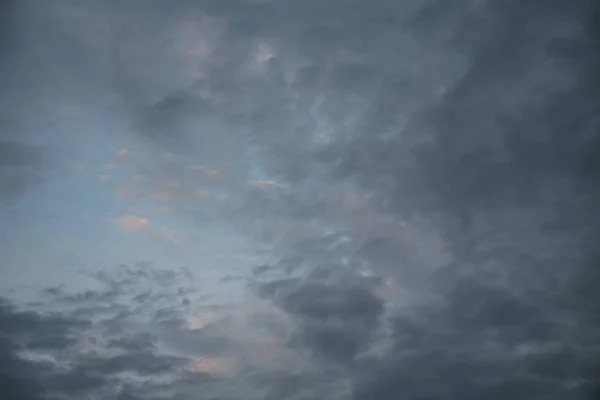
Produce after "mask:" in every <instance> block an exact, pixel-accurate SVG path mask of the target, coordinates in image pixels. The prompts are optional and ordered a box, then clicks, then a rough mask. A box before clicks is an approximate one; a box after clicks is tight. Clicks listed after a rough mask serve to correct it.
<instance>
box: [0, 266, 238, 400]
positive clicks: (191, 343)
mask: <svg viewBox="0 0 600 400" xmlns="http://www.w3.org/2000/svg"><path fill="white" fill-rule="evenodd" d="M187 275H189V272H188V273H187ZM132 276H133V277H138V278H139V279H138V282H136V283H135V284H133V283H132V282H131V281H130V277H132ZM177 277H178V275H177V272H175V271H162V270H159V269H156V268H153V267H151V266H150V265H149V264H143V265H142V266H141V267H140V266H139V265H138V266H134V267H129V266H125V265H122V266H119V267H117V268H113V269H106V270H105V271H104V273H103V274H101V275H97V276H96V278H98V282H99V284H100V286H99V287H98V288H97V289H95V290H88V291H86V292H84V293H82V294H80V295H77V294H73V295H72V294H67V293H65V292H64V291H63V290H62V289H57V288H49V289H46V290H43V291H42V293H41V294H42V296H43V299H44V300H45V301H44V302H40V303H32V307H37V308H40V307H41V309H42V310H43V309H50V310H52V312H47V311H42V310H38V309H27V308H25V309H23V308H21V307H17V306H16V305H15V304H13V303H11V302H10V301H8V300H5V299H0V300H1V301H0V363H1V365H0V383H2V390H3V391H4V392H3V393H5V394H8V395H10V396H11V397H10V398H11V399H14V400H21V399H23V400H25V399H32V400H37V399H47V398H55V397H54V396H58V398H65V399H67V398H68V399H70V398H79V397H81V396H102V397H103V398H109V399H112V398H115V399H116V398H121V397H119V396H125V395H126V394H127V393H139V394H140V395H142V394H143V397H144V398H172V397H169V396H170V395H168V394H165V395H164V396H163V395H162V394H161V393H167V392H168V393H171V395H172V394H173V393H175V392H176V391H177V390H179V389H178V386H176V385H179V386H181V388H185V389H186V390H197V389H196V388H197V386H198V385H202V384H203V383H205V382H208V381H210V380H211V379H212V376H211V374H210V373H208V372H207V373H204V372H196V371H193V370H190V368H191V366H193V363H194V362H195V361H194V360H195V358H194V356H190V354H194V355H199V356H200V355H201V356H202V357H207V356H218V355H220V354H223V353H224V352H226V349H227V346H228V344H229V343H228V342H227V340H226V339H225V338H223V337H222V336H221V335H219V332H218V330H215V331H214V332H210V328H209V327H207V328H204V329H196V330H194V329H190V328H188V327H187V326H186V324H185V319H184V318H185V315H186V310H185V309H183V308H181V306H179V309H178V307H177V305H179V301H178V296H179V294H178V293H179V292H182V291H183V292H185V293H187V292H188V291H186V290H185V288H184V287H179V288H178V287H177V285H174V284H175V283H176V282H175V281H176V278H177ZM144 281H145V282H144ZM179 284H182V282H179ZM148 285H150V287H152V289H151V291H150V293H151V294H152V295H151V296H149V298H148V299H147V301H146V304H145V305H144V306H143V307H142V306H139V305H136V304H135V303H132V302H131V301H130V300H131V299H132V298H135V297H136V296H137V292H138V291H139V290H148V289H147V287H148ZM94 305H95V306H94ZM102 305H103V306H102ZM169 305H171V306H169ZM157 313H158V314H161V313H162V314H161V315H163V317H162V318H159V320H155V319H156V318H155V317H156V314H157ZM165 318H167V319H165ZM132 377H133V378H135V377H137V378H136V379H137V380H138V381H143V380H147V379H150V378H152V377H154V378H155V379H159V380H160V379H163V380H164V379H165V378H168V380H169V381H170V382H172V383H168V384H167V383H164V382H162V381H161V382H162V383H157V385H158V386H157V387H156V388H153V387H152V385H149V384H140V383H135V382H136V381H134V382H129V381H130V379H132ZM128 382H129V383H128ZM153 390H157V391H158V392H157V393H153ZM155 395H156V396H155Z"/></svg>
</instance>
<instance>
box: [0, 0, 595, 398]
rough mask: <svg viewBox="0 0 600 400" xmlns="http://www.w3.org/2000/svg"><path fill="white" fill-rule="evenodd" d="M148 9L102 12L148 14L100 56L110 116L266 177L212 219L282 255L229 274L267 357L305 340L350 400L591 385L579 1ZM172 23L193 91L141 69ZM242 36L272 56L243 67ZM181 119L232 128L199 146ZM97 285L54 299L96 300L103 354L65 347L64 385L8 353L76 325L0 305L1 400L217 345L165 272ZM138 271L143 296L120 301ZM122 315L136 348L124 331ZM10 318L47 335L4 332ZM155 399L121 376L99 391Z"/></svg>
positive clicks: (585, 85)
mask: <svg viewBox="0 0 600 400" xmlns="http://www.w3.org/2000/svg"><path fill="white" fill-rule="evenodd" d="M144 4H146V3H144ZM148 4H151V5H149V6H146V5H142V3H141V2H129V3H127V5H126V6H121V5H120V3H119V5H118V6H117V3H103V6H106V9H107V10H108V11H109V12H108V14H110V15H111V17H110V18H112V17H113V16H121V17H123V16H124V17H127V18H129V17H132V16H133V15H134V14H136V15H137V14H140V12H141V9H142V7H143V8H144V10H145V11H144V12H145V13H146V14H143V16H142V17H141V18H140V19H139V20H136V21H137V22H136V23H131V24H129V22H127V23H123V24H126V25H128V27H127V28H126V27H122V26H117V27H116V28H115V29H117V28H118V29H117V31H115V32H114V33H115V35H114V39H115V40H113V41H112V42H111V43H112V45H113V47H111V52H110V54H111V57H112V58H111V61H113V62H114V66H113V67H114V68H113V71H112V76H111V79H112V84H113V85H114V87H115V89H114V92H115V93H116V94H118V95H119V96H120V98H121V100H122V104H121V105H122V108H123V109H122V110H121V112H122V114H125V115H127V116H128V117H129V118H131V120H132V121H133V122H134V124H133V125H134V127H135V129H136V130H138V131H139V133H140V134H141V135H142V136H144V137H149V138H151V139H152V140H153V141H155V142H157V143H159V144H160V145H161V146H165V147H166V148H167V149H168V150H169V151H171V150H176V151H178V152H180V153H182V154H186V155H188V156H190V155H191V156H193V157H197V158H202V157H201V156H210V157H214V159H218V158H228V157H229V158H230V159H231V160H234V159H235V162H239V163H240V164H241V165H243V167H240V170H243V169H244V168H246V167H247V169H251V167H252V168H255V169H259V170H261V173H264V174H265V175H268V176H269V177H272V179H273V181H272V182H271V181H269V185H268V186H269V188H268V189H267V188H265V187H264V186H265V185H264V184H265V182H267V181H264V182H262V184H261V185H262V186H260V185H259V186H260V188H256V187H252V188H249V189H247V190H246V189H244V190H241V193H236V196H235V197H236V201H237V202H235V206H233V207H231V209H227V211H228V212H230V211H231V213H230V214H232V215H234V216H235V218H233V217H232V218H231V219H232V220H234V221H236V222H238V221H241V220H242V217H247V219H249V220H252V219H253V218H254V217H256V219H262V220H264V222H265V223H264V225H268V224H267V223H272V225H275V226H276V227H275V229H270V228H269V229H270V230H269V229H266V228H265V229H264V231H266V233H265V234H264V235H263V230H261V229H262V228H263V226H262V225H260V226H259V227H258V228H256V229H254V226H251V227H250V228H248V229H246V230H245V231H244V232H247V233H250V234H251V235H253V237H257V238H258V239H259V240H262V241H263V242H267V243H269V244H270V245H271V249H272V250H273V251H272V253H273V254H270V256H272V258H280V259H281V260H280V261H275V262H273V263H272V264H265V265H264V266H260V267H257V268H256V269H255V270H254V271H253V272H254V274H253V277H252V279H251V282H252V284H253V285H255V287H258V288H259V292H260V294H261V295H262V297H263V298H264V299H269V300H271V301H272V302H273V304H274V305H276V306H277V307H278V309H279V310H282V311H283V312H284V313H285V314H286V316H287V317H289V319H290V320H291V321H292V325H293V329H292V333H291V334H290V335H289V337H286V339H289V341H288V345H289V346H288V347H290V348H292V349H294V350H299V351H300V353H302V352H303V350H308V353H309V354H310V355H311V356H312V358H311V360H312V361H313V362H314V363H313V364H311V367H313V368H315V369H316V370H318V371H319V372H322V371H323V370H322V369H320V368H325V369H326V368H332V369H333V371H334V372H332V373H331V375H329V376H328V377H330V378H332V380H336V382H338V380H339V382H342V383H344V382H348V381H350V386H351V387H352V394H351V396H352V397H353V398H354V399H357V400H362V399H381V400H386V399H435V398H452V399H478V398H492V399H494V398H498V399H500V398H510V397H513V398H530V399H538V398H539V399H542V398H552V397H556V398H573V399H579V398H580V399H587V398H590V396H591V395H593V394H597V393H598V387H600V385H598V378H597V372H598V362H597V360H598V354H596V353H597V350H595V349H597V347H598V343H599V342H600V335H599V334H598V332H599V331H598V319H597V314H598V306H597V304H600V302H599V301H598V298H597V294H596V292H597V290H596V287H597V284H598V273H597V271H596V270H597V268H596V266H597V263H598V260H599V258H598V252H597V251H596V250H595V248H596V247H597V241H598V237H599V233H598V232H599V231H598V212H599V210H598V206H597V204H600V203H599V199H598V193H599V192H598V177H599V176H600V174H599V173H598V171H599V170H600V168H599V165H600V163H599V162H598V160H599V157H598V156H597V152H598V143H600V141H599V140H598V138H597V131H598V117H597V114H598V95H599V93H598V89H599V86H598V78H597V71H598V70H599V68H598V65H599V62H598V60H599V58H598V55H597V54H598V47H597V46H598V42H597V37H598V27H597V24H598V13H597V11H595V10H592V9H591V8H588V7H587V3H586V2H584V1H570V2H559V1H548V0H546V1H541V0H532V1H519V2H517V1H513V2H506V1H494V0H489V1H467V2H464V1H460V2H459V1H441V0H440V1H428V2H417V1H414V2H413V1H408V2H398V1H391V0H390V1H387V0H375V1H362V0H361V1H359V0H350V1H341V0H332V1H327V2H324V1H317V0H302V1H296V0H282V1H242V0H228V1H216V0H214V1H213V0H206V1H194V2H187V3H186V6H185V7H183V6H182V7H179V5H180V4H179V3H178V4H177V5H169V6H165V5H164V4H163V5H159V4H158V3H154V2H153V3H148ZM170 4H171V3H170ZM172 4H175V3H172ZM590 4H591V3H590ZM121 7H122V8H121ZM196 11H199V12H200V13H199V14H194V12H196ZM592 11H593V12H592ZM111 13H112V14H111ZM592 14H593V15H592ZM190 15H192V17H190V18H191V19H192V22H194V23H197V24H198V25H201V29H199V30H200V32H201V34H199V35H197V37H196V36H194V37H193V38H192V39H193V40H200V39H202V38H208V39H207V42H210V43H208V44H207V48H209V49H210V50H207V53H209V54H204V55H203V57H204V59H202V60H193V63H197V64H202V63H204V64H205V65H204V64H203V65H202V71H201V72H202V74H199V76H200V77H194V78H189V79H187V80H183V79H182V80H181V81H179V80H177V79H176V78H179V77H180V76H182V75H185V74H183V73H180V71H179V70H177V69H176V68H175V69H170V68H169V67H168V66H167V67H164V69H163V67H161V66H162V64H161V63H160V62H159V60H160V59H161V51H160V49H162V48H163V44H164V43H165V42H167V41H166V40H162V35H163V34H164V33H165V32H167V31H168V29H167V27H168V26H170V24H171V23H173V24H174V25H177V22H179V21H182V20H184V19H185V17H188V16H190ZM196 17H198V20H200V19H202V21H203V22H202V23H200V22H198V21H195V20H194V18H196ZM127 18H123V19H124V20H125V21H128V20H127ZM140 20H141V22H140ZM593 24H595V25H593ZM117 25H119V24H117ZM5 36H6V35H5ZM192 36H193V35H192ZM159 39H160V40H159ZM179 39H181V37H179ZM113 42H114V43H113ZM3 43H4V42H3ZM159 43H160V45H159ZM2 45H3V46H5V45H4V44H2ZM259 45H263V46H264V47H265V48H270V47H272V49H271V50H272V54H269V55H264V54H262V55H260V57H263V58H262V59H261V60H260V62H256V63H255V64H257V65H254V64H253V63H254V62H255V61H256V60H254V61H253V58H254V57H255V56H256V54H255V50H256V48H260V46H259ZM165 46H166V45H165ZM4 48H8V47H3V49H4ZM136 49H142V50H143V51H140V52H139V53H136V52H135V51H133V50H136ZM265 52H267V53H268V51H267V50H265ZM138 56H139V58H137V57H138ZM260 57H259V58H260ZM200 58H202V57H200ZM206 59H208V61H207V60H206ZM250 66H252V67H250ZM196 67H198V69H200V65H194V66H193V68H196ZM193 68H192V69H193ZM249 70H250V72H249ZM188 72H189V71H188ZM192 75H193V74H192ZM171 80H172V81H171ZM198 116H202V117H206V118H207V119H210V120H211V121H213V120H215V121H218V122H219V123H221V124H223V125H224V126H226V127H227V128H231V129H228V130H227V133H226V134H225V133H222V132H217V133H214V131H213V129H212V128H213V126H212V125H209V124H207V125H206V126H202V130H203V131H202V132H200V133H198V131H199V130H194V129H192V128H190V125H191V126H194V123H192V122H194V121H195V120H194V118H197V117H198ZM234 128H236V129H234ZM230 131H231V132H233V133H231V132H230ZM207 132H209V133H207ZM213 133H214V134H213ZM221 133H222V135H221ZM2 138H3V137H2ZM17 142H18V141H16V140H15V139H14V138H13V137H11V138H9V139H7V140H6V141H5V142H4V141H1V142H0V146H2V145H1V143H7V144H6V145H4V147H0V152H3V151H4V152H6V153H10V157H8V156H7V158H6V161H5V162H6V165H7V166H8V167H10V168H13V167H19V168H25V167H26V166H30V165H32V162H33V164H35V162H39V161H35V160H36V158H35V157H34V156H33V155H32V153H28V151H29V150H28V148H26V147H19V146H20V145H19V144H15V143H17ZM230 143H234V145H230ZM239 143H243V145H240V146H237V144H239ZM246 144H248V147H249V149H246V148H245V146H246ZM7 146H13V150H11V151H9V150H6V151H5V150H4V149H9V147H7ZM236 146H237V147H236ZM240 147H243V149H242V150H240ZM206 149H209V150H206ZM214 149H217V150H218V151H213V150H214ZM246 150H247V151H246ZM237 158H240V160H237ZM246 158H248V159H250V158H252V160H250V161H249V160H246ZM34 161H35V162H34ZM254 164H258V165H254ZM3 166H4V164H3V163H2V161H0V167H2V168H3ZM8 167H7V168H8ZM175 171H176V169H175ZM0 172H2V171H0ZM170 174H171V172H170V171H167V172H165V175H166V176H169V175H170ZM173 174H177V172H174V173H173ZM248 175H250V174H249V173H248ZM245 178H246V175H244V174H242V176H241V177H240V178H239V179H240V180H242V181H244V180H245ZM251 179H254V178H251ZM275 181H276V182H275ZM274 188H276V189H274ZM272 189H273V190H272ZM280 189H281V190H280ZM228 218H229V214H228ZM229 220H230V219H228V221H229ZM244 221H245V220H244ZM269 226H271V225H269ZM244 227H246V226H245V225H244ZM273 243H275V244H274V245H273ZM365 271H367V272H366V273H363V274H362V275H370V276H371V278H366V277H360V278H359V277H358V276H359V275H361V274H360V273H361V272H365ZM115 275H116V276H118V277H117V278H115V277H114V276H113V275H112V274H111V275H107V276H105V277H100V278H101V281H102V282H103V283H104V285H105V288H104V289H103V290H99V291H89V292H84V293H80V294H75V295H65V294H63V293H60V292H56V291H55V293H54V296H56V299H57V300H60V301H59V302H58V303H59V304H61V305H62V306H65V307H66V304H68V305H69V306H70V307H74V308H75V309H76V310H75V311H73V312H74V313H75V314H74V315H85V312H87V310H89V307H90V303H95V304H96V305H97V304H98V303H100V302H102V303H106V304H108V305H115V304H117V305H118V307H116V308H111V307H109V308H106V307H105V308H98V309H96V311H97V312H98V313H99V314H98V315H101V316H102V319H100V322H99V326H100V328H101V331H102V334H104V335H107V339H108V347H109V348H111V349H119V351H122V352H123V353H120V355H117V356H101V355H98V354H94V353H91V354H88V355H84V356H81V357H80V358H77V364H76V365H75V367H74V368H72V369H69V370H68V371H59V372H57V371H55V370H54V369H53V368H54V367H48V366H47V365H46V364H42V363H38V362H34V361H26V360H25V359H23V358H20V356H18V355H17V354H18V347H17V345H21V346H31V349H35V350H57V349H61V348H70V347H71V346H74V343H73V340H74V339H73V338H74V336H73V332H78V331H77V330H82V329H89V327H88V326H87V325H85V324H84V325H77V326H72V325H71V322H72V321H71V320H70V319H69V318H70V317H69V315H71V314H66V315H67V317H65V318H67V319H66V320H65V321H63V320H62V319H60V318H58V317H52V318H55V319H52V318H50V317H48V318H47V319H46V318H45V317H44V318H41V317H39V316H37V314H32V315H30V314H27V313H26V314H22V313H20V312H17V311H15V310H14V309H12V308H4V309H2V310H4V311H2V312H3V313H5V314H6V315H5V316H3V317H2V318H4V319H6V321H9V322H10V321H12V322H10V323H7V324H1V325H0V326H2V327H3V328H2V329H7V331H6V333H3V335H5V336H3V337H7V338H8V339H7V340H9V341H8V342H7V343H8V344H7V345H5V346H4V347H2V348H0V356H2V357H3V358H2V360H3V362H4V363H6V365H8V369H5V370H7V371H11V372H10V373H9V374H6V375H5V376H4V377H2V379H3V380H4V381H5V382H7V383H6V385H7V387H9V388H10V390H12V391H13V393H17V394H15V396H19V395H21V396H30V397H29V398H33V399H35V398H36V396H38V397H37V398H39V397H40V396H41V393H43V392H42V391H41V389H40V390H36V387H37V386H36V385H35V384H29V383H28V384H27V385H25V384H24V382H25V381H26V379H29V380H31V381H33V382H40V384H45V383H46V382H52V383H51V386H50V387H51V388H53V390H55V391H58V392H60V391H61V390H71V391H72V393H77V395H79V394H81V393H85V392H86V391H88V390H92V391H94V390H100V389H101V388H104V387H105V386H107V385H109V383H111V382H113V381H112V380H113V379H116V378H115V377H114V376H113V375H118V374H119V373H123V372H126V371H127V372H132V371H133V372H136V373H138V374H140V375H156V374H161V373H164V372H173V371H179V370H180V369H181V368H182V364H183V363H184V360H183V359H182V358H181V356H172V355H167V354H160V355H159V354H158V353H157V352H158V351H159V350H158V346H154V345H153V344H155V340H156V339H155V337H158V336H160V335H162V336H163V337H164V338H166V341H167V342H170V343H171V344H172V347H174V348H176V349H179V350H184V351H185V352H186V354H194V352H197V353H202V354H203V355H214V354H221V353H224V352H225V350H226V349H227V348H228V346H229V345H230V343H229V342H228V340H227V339H225V338H223V337H220V336H219V332H220V331H219V330H218V329H213V328H215V326H208V327H204V328H202V329H197V330H194V329H188V328H187V327H186V326H185V312H184V307H181V302H180V301H179V300H180V299H177V300H178V301H177V302H175V301H172V300H173V298H172V297H169V296H164V295H163V294H164V293H163V290H164V291H166V290H167V288H170V287H171V286H174V285H176V281H177V279H176V277H175V276H174V275H172V274H171V273H157V274H153V273H151V272H146V271H145V269H144V268H140V269H139V270H135V271H133V272H128V271H125V272H123V271H122V272H121V273H115ZM362 275H361V276H362ZM349 277H350V278H349ZM373 277H374V278H373ZM147 280H149V281H153V282H154V283H153V285H154V284H156V285H155V286H158V287H159V288H161V289H160V290H159V289H156V288H155V286H153V287H152V289H147V290H144V291H142V292H141V293H138V292H136V293H130V292H129V288H131V287H132V285H133V284H139V283H140V282H142V281H143V282H146V281H147ZM388 283H389V285H388ZM386 290H387V291H388V292H385V291H386ZM157 292H158V293H157ZM383 292H385V293H383ZM129 297H131V302H130V303H128V301H129ZM84 305H85V307H88V308H85V309H83V308H80V307H84ZM77 309H78V310H77ZM82 310H83V312H81V311H82ZM77 311H79V312H77ZM24 315H29V316H28V317H27V318H25V317H24ZM141 316H143V317H144V318H148V320H149V321H150V325H151V326H152V329H153V330H155V331H156V336H143V335H141V336H139V335H131V334H130V333H129V329H130V327H131V325H132V324H133V322H135V321H137V320H136V318H137V317H141ZM38 318H41V319H38ZM56 318H58V319H56ZM61 318H62V317H61ZM265 320H268V318H265ZM19 321H20V322H19ZM32 321H33V322H32ZM265 325H267V322H265ZM273 325H276V324H273ZM4 326H6V328H4ZM32 327H39V328H40V329H39V330H40V331H41V332H46V331H48V332H50V333H49V334H48V335H47V336H46V334H45V333H44V335H43V336H40V337H37V336H36V335H35V334H32V333H27V334H25V333H23V332H24V331H25V330H29V329H31V328H32ZM41 328H44V329H41ZM71 329H74V331H73V330H71ZM273 329H279V327H275V328H273ZM281 331H283V332H284V333H282V334H281V335H282V336H285V332H286V330H285V329H281ZM21 333H23V334H22V335H21ZM40 335H41V334H40ZM382 349H383V350H382ZM211 351H212V352H211ZM48 368H49V370H48ZM340 371H341V372H340ZM252 373H255V374H256V375H252ZM248 376H257V377H260V379H259V380H258V383H257V386H258V387H259V388H260V389H262V390H263V391H265V392H266V393H265V394H266V396H267V398H281V397H284V398H285V397H288V398H293V397H295V396H298V397H301V396H304V395H306V396H307V398H311V397H310V396H313V397H314V398H324V397H327V398H337V397H339V398H347V397H348V396H349V395H348V393H343V394H340V393H337V392H336V393H327V392H325V391H323V392H319V393H303V392H302V391H301V390H300V388H301V387H302V386H306V385H310V384H315V387H316V388H318V389H320V388H321V386H320V385H319V383H320V380H319V377H315V376H314V374H313V373H312V371H311V373H301V374H293V373H287V372H286V373H271V374H269V373H264V374H263V375H261V374H259V373H258V372H256V371H251V372H249V373H248ZM38 377H39V378H38ZM53 377H54V378H55V379H54V380H52V379H53ZM188 378H189V380H191V381H201V382H204V380H203V379H206V376H205V375H202V374H197V375H194V374H193V373H191V372H190V376H188ZM184 381H185V382H188V381H186V379H183V378H182V379H180V380H177V379H174V381H173V385H178V384H181V385H182V386H184V387H187V386H186V385H187V383H185V384H184V383H182V382H184ZM52 385H54V386H52ZM70 385H73V386H70ZM78 385H79V386H78ZM173 385H171V386H169V387H168V388H166V387H161V384H160V383H154V382H153V383H147V384H140V385H137V384H133V383H132V384H127V385H124V386H122V387H121V388H119V389H115V392H116V393H117V394H116V395H115V397H116V398H120V399H136V398H148V396H149V394H151V395H150V398H152V396H154V397H157V398H160V397H161V396H162V394H158V391H161V390H167V391H168V389H169V388H172V387H173ZM190 387H193V385H191V386H190ZM323 390H325V389H323ZM594 390H595V392H594ZM154 391H157V392H154ZM298 392H300V393H298ZM179 393H184V392H179ZM190 393H193V392H190ZM197 393H198V392H196V393H195V395H197ZM113 394H114V393H113ZM188 394H189V393H188ZM244 395H246V393H244ZM328 395H331V396H328ZM190 396H191V395H190ZM190 396H186V395H185V394H181V395H180V398H182V399H185V398H190ZM162 397H164V398H168V397H169V396H168V395H164V396H162ZM16 398H18V397H16ZM24 398H27V397H24ZM171 398H173V397H172V396H171Z"/></svg>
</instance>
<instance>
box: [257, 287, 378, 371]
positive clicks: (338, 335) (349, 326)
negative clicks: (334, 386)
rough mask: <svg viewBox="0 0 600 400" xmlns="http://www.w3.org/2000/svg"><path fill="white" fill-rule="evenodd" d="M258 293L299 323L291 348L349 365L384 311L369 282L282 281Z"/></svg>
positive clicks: (376, 326)
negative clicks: (270, 299) (275, 303)
mask: <svg viewBox="0 0 600 400" xmlns="http://www.w3.org/2000/svg"><path fill="white" fill-rule="evenodd" d="M261 289H262V292H263V293H264V294H265V295H267V296H272V297H273V298H274V299H275V301H276V302H277V303H278V304H280V305H281V307H282V308H283V310H285V311H286V312H287V313H288V314H289V315H291V316H292V317H293V318H294V320H295V321H296V322H297V323H298V326H299V328H298V329H299V330H298V332H297V334H295V336H293V337H292V338H291V342H290V345H291V346H292V347H296V346H300V348H302V347H306V348H308V349H310V350H311V351H313V352H314V353H315V354H316V355H317V356H318V357H321V356H324V357H325V358H327V359H332V360H334V361H338V362H339V361H341V362H350V361H351V360H352V359H354V358H355V357H356V356H357V355H358V353H359V352H361V351H364V350H366V347H367V346H368V345H369V340H370V337H371V335H372V333H373V332H374V331H376V330H377V328H378V326H379V318H380V317H381V315H382V313H383V311H384V306H383V301H382V299H381V298H379V297H378V296H377V295H376V294H375V293H374V290H375V289H376V285H375V284H373V282H370V281H369V280H368V279H362V278H361V279H356V278H355V279H350V280H349V281H348V280H344V279H339V280H335V281H333V282H327V281H325V279H318V277H317V278H316V279H314V280H309V281H305V282H302V281H299V280H284V281H274V282H270V283H268V284H266V285H264V286H263V287H262V288H261Z"/></svg>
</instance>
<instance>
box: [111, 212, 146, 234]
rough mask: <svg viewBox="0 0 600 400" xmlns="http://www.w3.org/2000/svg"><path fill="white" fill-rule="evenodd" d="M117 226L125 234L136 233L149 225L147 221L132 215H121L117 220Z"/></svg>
mask: <svg viewBox="0 0 600 400" xmlns="http://www.w3.org/2000/svg"><path fill="white" fill-rule="evenodd" d="M116 221H117V224H119V226H120V227H121V229H123V230H124V231H127V232H137V231H143V230H145V229H147V228H148V227H149V225H150V223H149V222H148V219H146V218H141V217H137V216H135V215H132V214H125V215H121V216H120V217H118V218H117V220H116Z"/></svg>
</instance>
